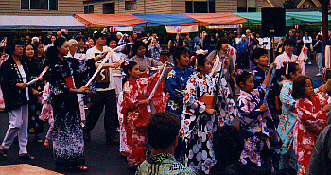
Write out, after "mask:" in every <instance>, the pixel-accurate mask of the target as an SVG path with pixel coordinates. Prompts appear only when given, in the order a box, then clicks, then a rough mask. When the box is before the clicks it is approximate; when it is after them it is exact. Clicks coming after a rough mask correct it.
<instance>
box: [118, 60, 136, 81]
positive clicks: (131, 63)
mask: <svg viewBox="0 0 331 175" xmlns="http://www.w3.org/2000/svg"><path fill="white" fill-rule="evenodd" d="M137 64H138V63H137V62H135V61H124V62H122V64H121V68H122V69H123V71H124V73H125V74H126V75H127V77H129V76H130V75H129V70H132V68H133V66H135V65H137Z"/></svg>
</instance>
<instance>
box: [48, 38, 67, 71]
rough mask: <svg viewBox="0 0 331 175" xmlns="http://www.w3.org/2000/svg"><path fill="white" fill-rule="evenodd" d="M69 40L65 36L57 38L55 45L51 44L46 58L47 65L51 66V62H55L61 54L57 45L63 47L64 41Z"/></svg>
mask: <svg viewBox="0 0 331 175" xmlns="http://www.w3.org/2000/svg"><path fill="white" fill-rule="evenodd" d="M66 41H67V40H66V39H65V38H63V37H60V38H57V39H56V40H55V42H54V46H50V47H49V48H48V49H47V51H46V53H45V56H46V60H45V65H47V66H49V65H50V64H52V63H54V62H55V61H56V60H57V58H58V55H59V50H58V49H57V47H61V46H62V45H63V43H64V42H66Z"/></svg>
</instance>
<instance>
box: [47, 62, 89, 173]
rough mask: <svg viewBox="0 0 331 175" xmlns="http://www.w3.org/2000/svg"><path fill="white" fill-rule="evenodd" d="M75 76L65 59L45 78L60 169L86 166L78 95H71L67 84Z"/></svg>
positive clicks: (52, 65)
mask: <svg viewBox="0 0 331 175" xmlns="http://www.w3.org/2000/svg"><path fill="white" fill-rule="evenodd" d="M72 76H73V74H72V72H71V71H70V68H69V64H68V62H67V60H66V59H65V58H64V59H63V61H61V60H60V59H58V60H57V61H56V62H54V63H51V65H50V66H49V69H48V75H47V76H46V79H47V80H48V81H49V84H50V92H51V101H50V102H51V105H52V107H53V113H54V129H53V133H52V137H53V153H54V157H55V164H56V165H57V166H59V167H61V166H73V167H74V166H81V165H85V156H84V140H83V131H82V127H81V124H80V123H81V121H80V115H79V106H78V99H77V94H76V93H70V92H69V87H68V86H69V85H68V84H67V82H66V80H65V79H66V78H68V77H72Z"/></svg>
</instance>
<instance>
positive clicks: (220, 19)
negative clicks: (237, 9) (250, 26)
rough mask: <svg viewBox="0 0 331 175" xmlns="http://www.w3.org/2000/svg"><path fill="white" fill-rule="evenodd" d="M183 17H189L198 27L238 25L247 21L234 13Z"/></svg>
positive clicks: (187, 14)
mask: <svg viewBox="0 0 331 175" xmlns="http://www.w3.org/2000/svg"><path fill="white" fill-rule="evenodd" d="M184 15H186V16H188V17H191V18H193V19H195V20H196V21H198V22H199V24H200V25H208V24H220V25H222V24H240V23H245V22H247V20H246V19H245V18H243V17H239V16H237V15H236V14H234V13H231V12H225V13H184Z"/></svg>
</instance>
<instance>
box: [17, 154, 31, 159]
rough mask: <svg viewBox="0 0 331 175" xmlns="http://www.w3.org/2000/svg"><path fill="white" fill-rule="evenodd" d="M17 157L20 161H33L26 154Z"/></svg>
mask: <svg viewBox="0 0 331 175" xmlns="http://www.w3.org/2000/svg"><path fill="white" fill-rule="evenodd" d="M18 157H19V159H21V160H34V157H32V156H31V155H30V154H28V153H25V154H24V155H22V156H18Z"/></svg>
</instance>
